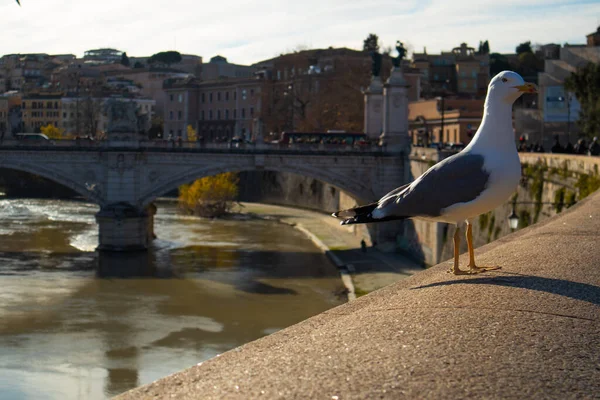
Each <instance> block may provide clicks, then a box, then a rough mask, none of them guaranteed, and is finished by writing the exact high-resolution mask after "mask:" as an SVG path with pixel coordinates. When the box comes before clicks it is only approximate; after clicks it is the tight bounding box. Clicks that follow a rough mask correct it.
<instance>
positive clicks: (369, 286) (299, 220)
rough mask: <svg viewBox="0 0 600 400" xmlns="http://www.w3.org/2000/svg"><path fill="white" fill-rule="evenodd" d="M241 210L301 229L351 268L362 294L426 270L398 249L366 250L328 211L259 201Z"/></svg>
mask: <svg viewBox="0 0 600 400" xmlns="http://www.w3.org/2000/svg"><path fill="white" fill-rule="evenodd" d="M239 211H240V212H242V213H245V214H254V215H256V216H257V217H260V218H267V219H275V220H278V221H280V222H282V223H285V224H288V225H292V226H294V227H296V228H298V229H300V230H302V231H303V232H304V233H305V234H307V236H309V237H310V238H311V239H312V240H313V242H315V244H316V245H317V246H318V247H320V248H321V250H323V251H325V252H327V253H328V255H329V256H330V258H332V259H333V260H332V261H333V262H334V263H335V264H336V265H337V266H338V267H341V268H344V269H346V270H348V272H349V275H350V276H351V277H352V282H353V285H354V287H355V289H356V291H357V292H358V294H359V295H361V294H364V293H370V292H372V291H374V290H377V289H380V288H382V287H384V286H387V285H390V284H392V283H394V282H396V281H398V280H400V279H404V278H406V277H408V276H410V275H413V274H415V273H417V272H420V271H423V267H422V266H421V265H419V264H418V263H417V262H415V261H413V260H411V259H410V258H407V257H405V256H403V255H402V254H399V253H396V252H390V251H381V250H380V249H378V248H373V247H369V248H367V249H366V251H364V252H363V251H362V250H361V243H360V241H361V237H359V236H356V235H354V234H353V233H351V232H350V231H349V229H348V228H346V227H342V226H340V221H339V220H338V219H335V218H332V217H331V215H329V214H325V213H318V212H316V211H311V210H303V209H297V208H290V207H281V206H276V205H270V204H260V203H241V207H240V210H239Z"/></svg>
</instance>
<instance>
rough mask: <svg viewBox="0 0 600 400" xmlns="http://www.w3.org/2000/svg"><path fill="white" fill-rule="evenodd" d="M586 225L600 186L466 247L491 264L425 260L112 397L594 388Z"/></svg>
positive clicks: (595, 284)
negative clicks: (471, 271)
mask: <svg viewBox="0 0 600 400" xmlns="http://www.w3.org/2000/svg"><path fill="white" fill-rule="evenodd" d="M598 232H600V193H597V194H595V195H592V196H590V197H589V198H588V199H586V200H584V201H582V202H581V203H579V204H578V205H576V206H574V207H572V208H571V209H569V210H567V211H565V212H563V213H562V214H560V215H559V216H557V217H555V218H553V219H550V220H548V221H546V222H543V223H540V224H537V225H534V226H532V227H529V228H527V229H524V230H522V231H519V232H517V233H515V234H512V235H509V236H506V237H504V238H501V239H499V240H497V241H496V242H493V243H491V244H489V245H487V246H485V247H483V248H481V249H478V250H477V260H478V262H479V263H480V265H500V266H502V269H501V270H498V271H490V272H487V273H484V274H480V275H473V276H454V275H450V274H447V273H446V270H447V269H448V265H449V264H447V263H446V264H445V265H438V266H435V267H432V268H430V269H428V270H426V271H423V272H421V273H418V274H416V275H413V276H411V277H409V278H407V279H405V280H403V281H400V282H398V283H396V284H393V285H390V286H388V287H386V288H383V289H381V290H379V291H376V292H374V293H371V294H369V295H367V296H364V297H362V298H359V299H358V300H356V301H353V302H351V303H348V304H345V305H342V306H339V307H337V308H334V309H332V310H329V311H327V312H325V313H322V314H320V315H317V316H315V317H313V318H310V319H308V320H306V321H303V322H301V323H299V324H297V325H294V326H292V327H290V328H287V329H285V330H283V331H280V332H277V333H275V334H272V335H270V336H267V337H265V338H262V339H260V340H257V341H255V342H252V343H249V344H247V345H245V346H242V347H240V348H237V349H235V350H232V351H229V352H227V353H225V354H222V355H221V356H219V357H216V358H213V359H211V360H209V361H206V362H204V363H202V364H201V365H198V366H195V367H192V368H190V369H187V370H185V371H182V372H180V373H177V374H174V375H171V376H169V377H167V378H164V379H162V380H159V381H157V382H155V383H152V384H150V385H147V386H143V387H141V388H138V389H134V390H132V391H130V392H127V393H125V394H123V395H121V396H120V397H119V398H120V399H145V398H178V399H197V398H203V399H224V398H227V399H250V398H286V399H313V398H319V399H365V398H385V399H398V398H448V399H456V398H476V399H480V398H521V399H525V398H527V399H534V398H544V399H548V398H556V399H566V398H592V397H595V396H597V395H598V393H600V369H599V368H598V366H599V365H600V267H599V266H600V251H599V248H598V244H599V243H600V240H599V239H600V238H599V233H598ZM462 259H463V262H465V261H466V260H465V259H464V255H463V257H462ZM463 267H464V265H463Z"/></svg>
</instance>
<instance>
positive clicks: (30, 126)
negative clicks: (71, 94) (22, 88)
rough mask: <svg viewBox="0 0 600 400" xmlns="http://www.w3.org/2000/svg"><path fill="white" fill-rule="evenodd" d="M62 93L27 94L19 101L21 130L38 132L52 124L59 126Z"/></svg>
mask: <svg viewBox="0 0 600 400" xmlns="http://www.w3.org/2000/svg"><path fill="white" fill-rule="evenodd" d="M61 103H62V93H54V94H52V93H43V94H42V93H40V94H29V95H26V96H24V97H23V99H22V102H21V110H22V122H23V132H29V133H32V132H39V131H40V128H41V127H42V126H45V125H49V124H52V125H54V126H56V127H60V126H61V109H62V106H61Z"/></svg>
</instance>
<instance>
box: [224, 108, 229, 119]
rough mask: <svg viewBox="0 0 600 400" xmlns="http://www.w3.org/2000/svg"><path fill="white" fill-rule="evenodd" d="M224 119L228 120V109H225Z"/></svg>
mask: <svg viewBox="0 0 600 400" xmlns="http://www.w3.org/2000/svg"><path fill="white" fill-rule="evenodd" d="M225 119H229V109H225Z"/></svg>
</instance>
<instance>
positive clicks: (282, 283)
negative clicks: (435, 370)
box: [0, 200, 342, 399]
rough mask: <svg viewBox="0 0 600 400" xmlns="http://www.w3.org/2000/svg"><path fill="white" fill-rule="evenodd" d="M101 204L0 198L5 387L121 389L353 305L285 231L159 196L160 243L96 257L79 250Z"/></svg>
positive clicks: (57, 391)
mask: <svg viewBox="0 0 600 400" xmlns="http://www.w3.org/2000/svg"><path fill="white" fill-rule="evenodd" d="M2 202H4V203H2ZM8 202H13V201H12V200H11V201H8ZM44 205H45V206H44ZM3 207H4V208H3ZM46 208H49V209H50V210H47V209H46ZM61 209H62V210H65V211H64V213H65V214H68V215H65V218H61V211H60V210H61ZM7 210H8V211H7ZM40 212H43V213H44V214H43V215H40V214H39V213H40ZM94 212H95V209H94V208H93V207H90V206H89V205H87V204H83V205H81V207H79V205H78V204H76V203H75V204H74V203H73V202H53V201H43V200H36V201H33V200H27V201H20V202H19V203H10V204H7V200H0V221H2V225H1V227H2V229H4V231H5V232H7V231H12V233H11V234H3V233H0V284H1V285H2V291H1V292H0V393H2V394H3V396H4V395H5V394H7V395H8V394H9V398H11V399H24V398H39V397H41V396H42V397H44V398H50V399H69V398H73V399H77V398H86V399H101V398H105V396H113V395H116V394H118V393H120V392H123V391H125V390H127V389H129V388H132V387H135V386H137V385H140V384H144V383H148V382H151V381H153V380H155V379H158V378H160V377H162V376H165V375H168V374H170V373H173V372H175V371H178V370H180V369H183V368H185V367H189V366H192V365H194V364H197V363H198V362H201V361H204V360H206V359H208V358H210V357H213V356H215V355H217V354H219V353H222V352H224V351H227V350H229V349H231V348H233V347H236V346H238V345H240V344H243V343H246V342H248V341H251V340H254V339H257V338H259V337H261V336H264V335H266V334H269V333H272V332H275V331H277V330H279V329H281V328H283V327H286V326H289V325H292V324H294V323H296V322H298V321H300V320H303V319H306V318H308V317H309V316H312V315H314V314H317V313H319V312H322V311H324V310H326V309H328V308H330V307H332V306H334V305H337V304H339V303H340V302H341V301H342V300H341V299H340V298H339V297H337V296H336V291H338V290H339V289H340V286H341V285H340V283H339V278H338V275H337V271H336V270H335V269H334V268H333V267H332V266H331V265H330V264H329V263H328V262H327V260H326V259H325V257H324V256H323V255H322V254H321V253H318V252H316V249H315V248H314V247H313V246H312V244H311V243H310V242H309V241H308V240H307V239H305V238H304V237H303V236H302V234H300V233H299V232H296V231H295V230H293V229H291V228H289V227H287V226H282V225H278V224H276V223H274V222H266V221H202V222H201V223H200V222H199V220H197V219H194V218H189V217H181V216H178V215H177V213H176V210H175V209H174V207H173V206H170V205H159V214H158V215H157V220H156V232H157V234H158V235H159V238H160V239H159V240H157V241H156V243H155V244H154V248H153V249H151V251H149V252H147V253H130V254H115V253H109V252H102V253H101V254H96V253H93V252H89V251H87V252H86V251H81V250H80V249H81V248H84V249H86V248H89V247H91V245H93V244H94V243H93V241H92V243H90V240H92V239H93V238H94V235H95V234H96V233H95V232H96V226H95V224H94V221H93V213H94ZM48 215H52V219H50V218H49V217H48ZM73 215H77V217H76V218H74V217H73ZM13 217H15V218H13ZM82 238H87V239H85V240H84V239H82ZM90 238H92V239H90ZM0 397H1V396H0Z"/></svg>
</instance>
